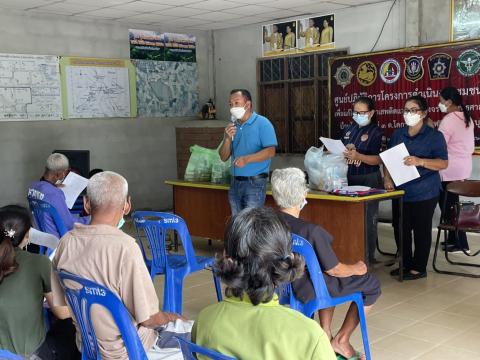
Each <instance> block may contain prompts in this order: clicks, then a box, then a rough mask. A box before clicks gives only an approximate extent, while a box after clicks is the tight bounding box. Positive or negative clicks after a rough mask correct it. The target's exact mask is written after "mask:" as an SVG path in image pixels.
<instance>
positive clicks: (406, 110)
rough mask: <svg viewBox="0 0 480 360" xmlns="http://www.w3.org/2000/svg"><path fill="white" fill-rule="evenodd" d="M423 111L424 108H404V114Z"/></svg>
mask: <svg viewBox="0 0 480 360" xmlns="http://www.w3.org/2000/svg"><path fill="white" fill-rule="evenodd" d="M422 111H423V110H422V109H403V113H404V114H416V113H418V112H422Z"/></svg>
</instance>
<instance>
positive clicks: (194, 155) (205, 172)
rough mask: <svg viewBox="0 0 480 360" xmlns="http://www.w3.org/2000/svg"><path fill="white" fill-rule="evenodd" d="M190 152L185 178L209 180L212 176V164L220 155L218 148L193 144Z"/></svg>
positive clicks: (189, 179)
mask: <svg viewBox="0 0 480 360" xmlns="http://www.w3.org/2000/svg"><path fill="white" fill-rule="evenodd" d="M190 153H191V155H190V159H189V160H188V165H187V168H186V170H185V180H187V181H200V182H209V181H210V179H211V177H212V165H213V163H214V161H215V158H216V156H218V153H217V150H216V149H207V148H204V147H201V146H198V145H193V146H191V147H190Z"/></svg>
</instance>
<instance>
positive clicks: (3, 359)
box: [0, 350, 23, 360]
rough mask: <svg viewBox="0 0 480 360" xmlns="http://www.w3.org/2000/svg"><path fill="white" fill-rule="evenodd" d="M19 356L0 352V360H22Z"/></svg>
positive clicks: (4, 351)
mask: <svg viewBox="0 0 480 360" xmlns="http://www.w3.org/2000/svg"><path fill="white" fill-rule="evenodd" d="M22 359H23V358H22V357H21V356H20V355H17V354H13V353H11V352H10V351H7V350H0V360H22Z"/></svg>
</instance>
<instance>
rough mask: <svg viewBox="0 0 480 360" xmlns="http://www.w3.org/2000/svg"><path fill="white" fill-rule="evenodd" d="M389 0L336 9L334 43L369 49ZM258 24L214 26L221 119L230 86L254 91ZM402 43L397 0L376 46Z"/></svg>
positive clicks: (401, 8)
mask: <svg viewBox="0 0 480 360" xmlns="http://www.w3.org/2000/svg"><path fill="white" fill-rule="evenodd" d="M391 4H392V3H391V1H386V2H381V3H377V4H370V5H365V6H356V7H352V8H347V9H342V10H338V11H335V22H336V24H335V31H336V35H335V45H336V47H337V49H348V50H349V52H350V53H351V54H356V53H362V52H369V51H370V50H371V49H372V47H373V45H374V43H375V40H376V39H377V37H378V35H379V33H380V29H381V27H382V24H383V22H384V21H385V18H386V16H387V13H388V10H389V8H390V6H391ZM260 36H261V24H257V25H251V26H243V27H236V28H232V29H225V30H217V31H215V32H214V38H215V41H214V43H215V59H214V65H215V66H214V71H215V75H214V76H215V78H216V81H215V87H216V89H215V98H216V105H217V114H218V117H219V118H220V119H225V118H227V116H228V96H229V92H230V90H231V89H233V88H239V87H241V88H247V89H250V90H251V91H252V95H253V98H254V102H255V101H256V95H257V72H256V63H257V58H259V57H260V56H261V55H262V48H261V43H260V39H261V38H260ZM404 45H405V0H399V1H397V4H396V5H395V6H394V8H393V10H392V13H391V14H390V17H389V20H388V21H387V23H386V25H385V29H384V31H383V34H382V36H381V38H380V40H379V42H378V44H377V46H376V47H375V50H385V49H394V48H399V47H403V46H404Z"/></svg>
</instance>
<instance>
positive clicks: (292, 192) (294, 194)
mask: <svg viewBox="0 0 480 360" xmlns="http://www.w3.org/2000/svg"><path fill="white" fill-rule="evenodd" d="M271 183H272V195H273V199H274V200H275V202H276V203H277V205H278V206H280V208H282V209H289V208H292V207H295V206H298V205H300V204H301V203H302V201H303V199H304V198H305V193H306V192H307V191H308V187H307V181H306V179H305V173H304V172H303V171H302V170H300V169H299V168H294V167H290V168H286V169H277V170H274V171H273V173H272V179H271Z"/></svg>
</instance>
